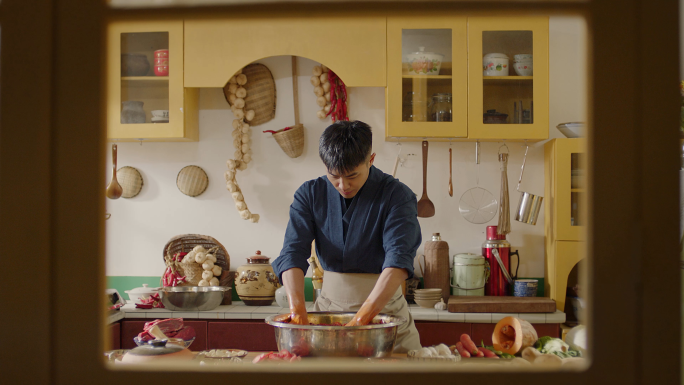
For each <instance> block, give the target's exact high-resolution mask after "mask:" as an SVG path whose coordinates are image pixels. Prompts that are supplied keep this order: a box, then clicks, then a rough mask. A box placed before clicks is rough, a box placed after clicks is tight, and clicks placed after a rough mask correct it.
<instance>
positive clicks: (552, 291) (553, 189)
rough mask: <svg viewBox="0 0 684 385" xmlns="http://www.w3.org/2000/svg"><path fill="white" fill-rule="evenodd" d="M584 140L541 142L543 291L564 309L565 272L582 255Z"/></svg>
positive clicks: (584, 192)
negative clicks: (544, 249)
mask: <svg viewBox="0 0 684 385" xmlns="http://www.w3.org/2000/svg"><path fill="white" fill-rule="evenodd" d="M585 153H586V140H585V139H553V140H550V141H549V142H547V143H546V144H545V145H544V173H545V175H544V176H545V180H546V184H545V187H544V189H545V191H544V195H545V196H544V210H545V213H546V214H545V215H546V219H545V222H544V226H545V235H546V237H545V238H546V239H545V243H546V244H545V246H546V263H545V270H546V281H545V284H546V292H547V293H549V295H550V297H551V298H552V299H554V300H555V301H556V307H557V308H558V309H559V310H561V311H562V310H564V306H565V293H566V287H567V282H568V275H569V274H570V271H571V270H572V268H573V267H574V266H575V264H577V262H579V261H580V260H581V259H582V258H584V256H585V253H586V251H585V247H586V245H585V242H584V240H585V235H584V234H585V233H586V222H585V218H586V216H585V214H586V176H585V174H584V170H585V167H584V165H585V163H584V162H585V160H584V159H583V157H584V154H585Z"/></svg>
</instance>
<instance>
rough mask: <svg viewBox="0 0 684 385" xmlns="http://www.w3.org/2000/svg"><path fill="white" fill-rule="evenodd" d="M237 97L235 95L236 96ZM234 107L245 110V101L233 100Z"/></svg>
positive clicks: (240, 99) (241, 99)
mask: <svg viewBox="0 0 684 385" xmlns="http://www.w3.org/2000/svg"><path fill="white" fill-rule="evenodd" d="M236 96H237V95H236ZM235 107H237V108H245V99H243V98H240V97H238V98H237V99H235Z"/></svg>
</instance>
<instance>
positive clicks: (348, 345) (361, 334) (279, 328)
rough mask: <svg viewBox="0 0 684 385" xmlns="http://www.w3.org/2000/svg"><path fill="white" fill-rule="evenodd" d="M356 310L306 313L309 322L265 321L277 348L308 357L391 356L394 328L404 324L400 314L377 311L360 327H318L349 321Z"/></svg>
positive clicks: (271, 317)
mask: <svg viewBox="0 0 684 385" xmlns="http://www.w3.org/2000/svg"><path fill="white" fill-rule="evenodd" d="M355 314H356V313H343V312H310V313H308V316H309V323H313V324H314V325H291V324H289V323H283V322H276V321H274V318H276V317H278V315H272V316H270V317H268V318H266V323H267V324H269V325H271V326H274V327H275V337H276V342H277V344H278V350H287V351H289V352H290V353H293V354H296V355H298V356H302V357H304V356H309V357H389V356H391V355H392V349H393V348H394V342H395V340H396V338H397V328H398V327H399V326H400V325H403V324H404V323H406V319H405V318H404V317H399V316H394V315H389V314H379V315H377V316H376V317H375V318H373V322H379V321H382V322H383V323H382V324H371V325H364V326H350V327H347V326H321V325H319V324H334V323H337V322H339V323H341V324H342V325H344V324H346V323H347V322H349V321H350V320H351V319H352V317H353V316H354V315H355Z"/></svg>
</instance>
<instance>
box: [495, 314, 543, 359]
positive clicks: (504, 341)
mask: <svg viewBox="0 0 684 385" xmlns="http://www.w3.org/2000/svg"><path fill="white" fill-rule="evenodd" d="M537 339H539V337H538V336H537V331H536V330H535V329H534V327H533V326H532V324H530V323H529V322H527V321H525V320H523V319H520V318H517V317H506V318H503V319H501V321H499V322H497V324H496V326H495V327H494V333H492V343H493V345H494V349H495V350H499V351H502V352H504V353H508V354H512V355H515V354H516V353H518V352H519V351H522V350H523V349H525V348H526V347H528V346H533V345H534V343H535V342H536V341H537Z"/></svg>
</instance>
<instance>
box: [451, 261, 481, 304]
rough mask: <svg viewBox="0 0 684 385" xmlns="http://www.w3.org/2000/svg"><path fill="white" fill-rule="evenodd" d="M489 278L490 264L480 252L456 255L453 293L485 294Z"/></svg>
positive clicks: (453, 269)
mask: <svg viewBox="0 0 684 385" xmlns="http://www.w3.org/2000/svg"><path fill="white" fill-rule="evenodd" d="M488 279H489V264H488V263H487V261H486V260H485V257H483V256H482V255H478V254H471V253H462V254H456V255H454V264H453V268H452V277H451V287H452V294H453V295H485V290H484V287H485V283H486V282H487V280H488Z"/></svg>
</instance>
